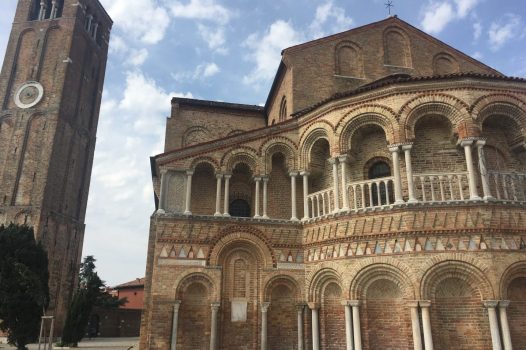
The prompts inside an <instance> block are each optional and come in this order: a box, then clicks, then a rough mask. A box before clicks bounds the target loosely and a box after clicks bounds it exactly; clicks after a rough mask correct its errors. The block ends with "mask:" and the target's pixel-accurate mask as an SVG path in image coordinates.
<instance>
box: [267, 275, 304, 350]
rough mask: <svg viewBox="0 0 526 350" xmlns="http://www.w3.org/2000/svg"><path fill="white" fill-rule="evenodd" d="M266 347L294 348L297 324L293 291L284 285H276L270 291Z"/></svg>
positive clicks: (277, 349)
mask: <svg viewBox="0 0 526 350" xmlns="http://www.w3.org/2000/svg"><path fill="white" fill-rule="evenodd" d="M267 317H268V320H267V321H268V323H267V324H268V348H269V349H276V350H288V349H296V348H297V346H298V340H297V339H298V326H297V314H296V304H295V298H294V292H293V291H292V290H291V289H290V288H289V287H288V286H286V285H283V284H281V285H277V286H276V287H274V289H273V290H272V293H271V300H270V308H269V311H268V316H267Z"/></svg>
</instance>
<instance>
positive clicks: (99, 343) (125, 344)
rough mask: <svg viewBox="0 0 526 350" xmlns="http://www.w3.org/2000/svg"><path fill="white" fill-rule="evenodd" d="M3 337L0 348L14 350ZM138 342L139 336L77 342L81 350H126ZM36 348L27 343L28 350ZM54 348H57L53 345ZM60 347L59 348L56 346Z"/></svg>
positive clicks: (135, 347) (132, 347) (134, 346)
mask: <svg viewBox="0 0 526 350" xmlns="http://www.w3.org/2000/svg"><path fill="white" fill-rule="evenodd" d="M3 340H4V339H2V338H0V349H2V350H4V349H5V350H7V349H9V350H15V349H16V348H13V347H11V346H9V345H7V344H5V341H4V343H2V341H3ZM138 342H139V338H98V339H92V340H88V339H86V340H83V341H82V342H81V343H80V344H79V348H80V349H83V350H89V349H91V350H95V349H104V350H128V349H133V350H137V349H138V348H139V347H138V346H137V344H138ZM36 349H38V346H37V345H29V350H36ZM40 349H41V350H42V349H43V346H41V347H40ZM54 349H57V348H55V347H54ZM58 349H60V348H58Z"/></svg>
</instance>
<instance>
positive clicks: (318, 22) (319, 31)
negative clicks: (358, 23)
mask: <svg viewBox="0 0 526 350" xmlns="http://www.w3.org/2000/svg"><path fill="white" fill-rule="evenodd" d="M327 22H328V23H329V24H330V25H331V26H330V30H331V31H332V32H333V33H337V32H341V31H345V30H349V29H350V27H351V25H352V23H353V20H352V18H350V17H347V16H346V15H345V9H343V8H341V7H338V6H334V4H333V2H332V1H327V2H326V3H325V4H322V5H320V6H318V7H317V8H316V15H315V17H314V20H313V21H312V23H311V25H310V30H311V32H312V37H314V38H320V37H323V36H325V35H327V33H326V32H325V31H324V29H323V27H324V26H325V25H326V24H327Z"/></svg>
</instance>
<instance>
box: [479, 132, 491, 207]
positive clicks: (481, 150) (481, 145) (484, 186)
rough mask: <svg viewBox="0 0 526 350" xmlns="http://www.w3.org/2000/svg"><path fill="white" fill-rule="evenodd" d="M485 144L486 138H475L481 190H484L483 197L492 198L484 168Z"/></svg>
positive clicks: (486, 172)
mask: <svg viewBox="0 0 526 350" xmlns="http://www.w3.org/2000/svg"><path fill="white" fill-rule="evenodd" d="M485 145H486V140H477V154H478V156H479V170H480V177H481V180H482V191H483V192H484V199H486V200H488V199H493V196H492V195H491V189H490V187H489V174H488V169H487V168H486V157H485V155H484V146H485Z"/></svg>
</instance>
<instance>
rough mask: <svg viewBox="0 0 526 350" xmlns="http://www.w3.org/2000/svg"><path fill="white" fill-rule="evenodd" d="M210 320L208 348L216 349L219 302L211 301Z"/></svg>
mask: <svg viewBox="0 0 526 350" xmlns="http://www.w3.org/2000/svg"><path fill="white" fill-rule="evenodd" d="M210 306H211V308H212V322H211V324H210V350H216V349H217V314H218V311H219V307H220V306H221V303H212V304H211V305H210Z"/></svg>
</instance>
